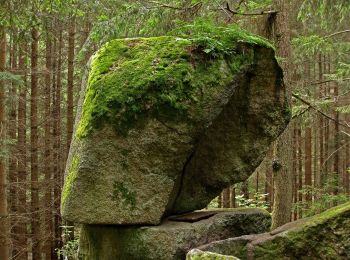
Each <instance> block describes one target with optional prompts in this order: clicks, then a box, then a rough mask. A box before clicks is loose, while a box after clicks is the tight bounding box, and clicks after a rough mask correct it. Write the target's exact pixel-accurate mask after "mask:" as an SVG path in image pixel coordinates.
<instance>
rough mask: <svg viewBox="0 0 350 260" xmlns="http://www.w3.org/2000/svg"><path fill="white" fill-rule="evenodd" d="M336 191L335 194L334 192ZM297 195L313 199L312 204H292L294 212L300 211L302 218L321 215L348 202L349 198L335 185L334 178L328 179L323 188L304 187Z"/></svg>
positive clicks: (301, 202) (300, 202)
mask: <svg viewBox="0 0 350 260" xmlns="http://www.w3.org/2000/svg"><path fill="white" fill-rule="evenodd" d="M335 191H336V192H335ZM299 193H300V194H302V195H304V196H306V195H308V196H311V197H313V198H314V201H313V202H311V201H310V202H307V201H299V202H297V203H294V210H300V209H301V210H302V211H303V216H305V217H309V216H313V215H315V214H318V213H321V212H323V211H325V210H327V209H329V208H331V207H333V206H336V205H339V204H342V203H345V202H347V201H349V197H348V196H347V195H346V194H345V193H344V191H343V190H342V188H341V187H339V185H338V184H337V180H336V179H335V178H328V179H327V181H326V182H325V184H324V186H323V187H320V188H318V187H313V186H304V188H303V189H301V190H299Z"/></svg>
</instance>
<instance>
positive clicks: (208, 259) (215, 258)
mask: <svg viewBox="0 0 350 260" xmlns="http://www.w3.org/2000/svg"><path fill="white" fill-rule="evenodd" d="M186 260H239V258H237V257H235V256H228V255H221V254H216V253H212V252H203V251H201V250H199V249H192V250H191V251H190V252H188V253H187V255H186Z"/></svg>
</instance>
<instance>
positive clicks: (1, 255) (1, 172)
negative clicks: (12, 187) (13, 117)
mask: <svg viewBox="0 0 350 260" xmlns="http://www.w3.org/2000/svg"><path fill="white" fill-rule="evenodd" d="M5 65H6V32H5V28H4V27H3V26H2V25H0V72H4V71H5ZM5 114H6V113H5V84H4V81H2V80H0V143H1V144H4V143H5V138H6V126H5ZM1 149H4V146H3V145H2V147H1ZM7 218H8V213H7V196H6V171H5V159H4V158H2V157H0V259H4V260H7V259H8V257H9V255H8V253H9V252H8V224H7V223H8V220H7Z"/></svg>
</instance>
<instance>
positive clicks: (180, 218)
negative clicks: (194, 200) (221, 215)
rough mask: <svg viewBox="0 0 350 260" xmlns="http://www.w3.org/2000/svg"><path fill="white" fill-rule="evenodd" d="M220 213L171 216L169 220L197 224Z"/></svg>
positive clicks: (193, 213)
mask: <svg viewBox="0 0 350 260" xmlns="http://www.w3.org/2000/svg"><path fill="white" fill-rule="evenodd" d="M218 212H219V211H195V212H191V213H187V214H182V215H178V216H170V217H168V220H171V221H180V222H191V223H192V222H197V221H199V220H202V219H206V218H210V217H212V216H214V215H215V214H217V213H218Z"/></svg>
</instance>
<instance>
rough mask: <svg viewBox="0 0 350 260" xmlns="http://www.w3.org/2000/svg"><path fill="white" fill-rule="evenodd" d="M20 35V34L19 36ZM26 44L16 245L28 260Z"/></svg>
mask: <svg viewBox="0 0 350 260" xmlns="http://www.w3.org/2000/svg"><path fill="white" fill-rule="evenodd" d="M21 35H22V34H21ZM26 51H27V44H25V43H22V44H21V48H20V50H19V61H18V67H19V71H20V73H21V75H22V78H23V82H24V84H23V86H22V88H21V90H20V94H19V99H18V125H17V127H18V130H17V131H18V137H17V140H18V148H17V150H18V168H17V171H18V215H19V221H18V244H19V245H20V246H21V250H20V252H19V254H18V258H17V259H19V260H20V259H28V249H27V220H26V219H27V216H26V213H27V137H26V129H27V116H26V114H27V106H26V104H27V72H26V70H27V66H26V62H25V60H26Z"/></svg>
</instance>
